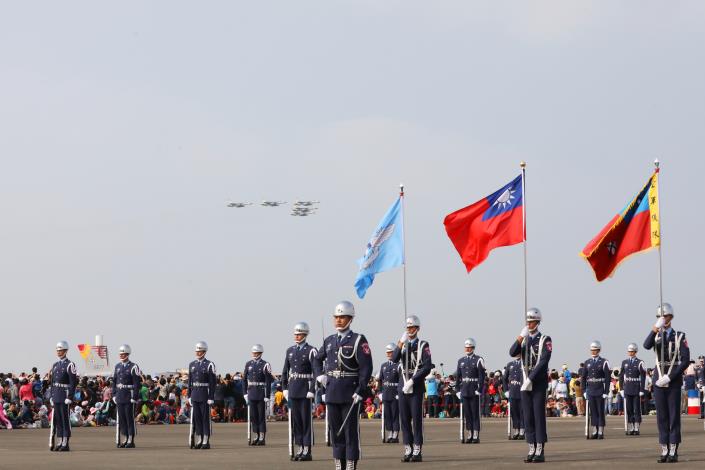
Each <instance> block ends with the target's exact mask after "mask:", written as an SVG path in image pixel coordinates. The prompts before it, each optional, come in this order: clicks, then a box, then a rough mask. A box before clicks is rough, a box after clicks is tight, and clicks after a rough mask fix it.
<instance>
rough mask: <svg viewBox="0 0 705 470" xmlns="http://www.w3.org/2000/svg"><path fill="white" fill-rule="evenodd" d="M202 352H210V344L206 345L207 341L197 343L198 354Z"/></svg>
mask: <svg viewBox="0 0 705 470" xmlns="http://www.w3.org/2000/svg"><path fill="white" fill-rule="evenodd" d="M200 351H203V352H206V351H208V343H206V342H205V341H199V342H198V343H196V352H200Z"/></svg>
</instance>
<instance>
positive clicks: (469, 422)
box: [463, 395, 480, 432]
mask: <svg viewBox="0 0 705 470" xmlns="http://www.w3.org/2000/svg"><path fill="white" fill-rule="evenodd" d="M463 415H464V416H463V419H464V420H465V429H467V430H468V431H477V432H480V397H479V396H477V395H474V396H471V397H463Z"/></svg>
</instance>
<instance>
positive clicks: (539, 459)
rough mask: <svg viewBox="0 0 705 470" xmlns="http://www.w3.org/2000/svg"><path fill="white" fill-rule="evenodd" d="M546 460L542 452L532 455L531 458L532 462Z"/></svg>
mask: <svg viewBox="0 0 705 470" xmlns="http://www.w3.org/2000/svg"><path fill="white" fill-rule="evenodd" d="M545 461H546V457H544V455H543V452H541V454H539V455H534V460H532V461H531V462H532V463H542V462H545Z"/></svg>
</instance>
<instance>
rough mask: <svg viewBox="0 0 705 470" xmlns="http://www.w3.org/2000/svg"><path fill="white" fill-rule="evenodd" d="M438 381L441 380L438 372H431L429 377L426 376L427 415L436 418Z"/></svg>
mask: <svg viewBox="0 0 705 470" xmlns="http://www.w3.org/2000/svg"><path fill="white" fill-rule="evenodd" d="M438 383H439V380H438V379H437V378H436V374H434V373H433V372H431V373H430V374H429V375H428V377H426V403H427V405H426V409H427V416H430V417H431V418H435V417H437V416H438V404H439V401H440V399H439V397H438Z"/></svg>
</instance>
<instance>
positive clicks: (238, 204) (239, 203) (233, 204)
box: [225, 201, 252, 207]
mask: <svg viewBox="0 0 705 470" xmlns="http://www.w3.org/2000/svg"><path fill="white" fill-rule="evenodd" d="M225 205H227V206H228V207H245V206H251V205H252V203H251V202H232V201H228V202H226V203H225Z"/></svg>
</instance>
